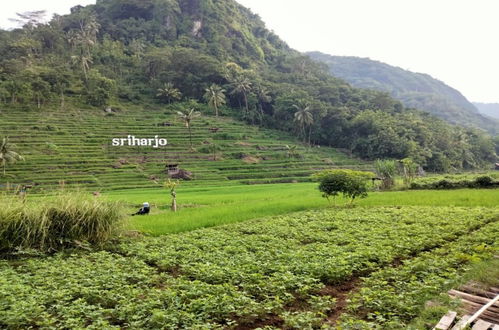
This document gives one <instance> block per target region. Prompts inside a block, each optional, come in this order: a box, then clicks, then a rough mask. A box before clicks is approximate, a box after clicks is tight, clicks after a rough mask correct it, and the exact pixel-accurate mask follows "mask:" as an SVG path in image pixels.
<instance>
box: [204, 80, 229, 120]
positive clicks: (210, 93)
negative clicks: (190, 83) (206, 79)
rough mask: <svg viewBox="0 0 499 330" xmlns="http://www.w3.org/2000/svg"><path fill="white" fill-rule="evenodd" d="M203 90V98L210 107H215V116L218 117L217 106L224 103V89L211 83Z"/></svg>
mask: <svg viewBox="0 0 499 330" xmlns="http://www.w3.org/2000/svg"><path fill="white" fill-rule="evenodd" d="M205 91H206V93H205V94H204V99H205V101H206V102H208V105H209V106H210V107H212V108H213V109H215V116H217V117H218V108H219V107H220V106H222V105H224V104H225V103H226V99H225V89H223V88H222V87H220V86H218V85H216V84H212V85H211V86H210V88H207V89H206V90H205Z"/></svg>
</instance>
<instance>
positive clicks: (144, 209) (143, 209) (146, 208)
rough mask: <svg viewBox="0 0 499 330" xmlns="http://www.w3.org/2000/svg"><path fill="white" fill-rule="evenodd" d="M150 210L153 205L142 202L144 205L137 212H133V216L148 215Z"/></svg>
mask: <svg viewBox="0 0 499 330" xmlns="http://www.w3.org/2000/svg"><path fill="white" fill-rule="evenodd" d="M149 211H151V207H150V206H149V203H148V202H145V203H143V204H142V207H141V208H140V210H139V211H138V212H137V213H134V214H132V216H134V215H146V214H149Z"/></svg>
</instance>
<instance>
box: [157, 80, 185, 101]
mask: <svg viewBox="0 0 499 330" xmlns="http://www.w3.org/2000/svg"><path fill="white" fill-rule="evenodd" d="M156 96H157V97H159V98H160V99H163V100H165V101H166V102H167V103H168V104H170V103H172V102H173V101H178V100H180V99H181V98H182V93H180V91H179V90H178V89H177V88H175V86H174V85H173V84H172V83H167V84H165V85H164V86H163V88H158V93H157V94H156Z"/></svg>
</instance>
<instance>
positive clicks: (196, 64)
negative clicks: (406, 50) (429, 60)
mask: <svg viewBox="0 0 499 330" xmlns="http://www.w3.org/2000/svg"><path fill="white" fill-rule="evenodd" d="M0 55H1V61H0V96H1V97H0V99H1V100H2V101H3V103H4V107H5V108H7V110H6V111H4V112H2V117H3V118H8V115H9V111H11V109H12V108H20V109H25V108H29V107H35V108H41V109H42V110H41V111H46V112H52V111H53V109H54V108H55V107H58V108H61V109H62V111H64V109H65V108H67V106H68V104H69V103H71V104H75V105H77V106H84V105H92V106H96V107H104V106H107V105H113V104H116V103H125V104H127V103H130V102H134V103H144V102H160V103H170V102H175V100H176V99H178V98H180V97H183V98H184V99H191V98H193V99H196V100H198V101H204V100H205V97H204V96H205V94H206V90H207V89H209V87H210V86H212V85H213V84H216V85H218V86H221V88H223V89H225V90H226V97H227V100H226V103H227V105H228V106H229V107H231V108H232V109H233V110H232V111H231V115H233V116H235V117H238V118H243V119H245V120H246V121H247V122H248V123H252V124H259V125H265V126H267V127H272V128H279V129H281V130H285V131H289V132H294V133H296V134H300V135H301V136H302V138H303V140H304V141H307V142H309V141H310V142H311V143H313V144H322V145H330V146H334V147H340V148H345V149H347V150H348V151H350V152H352V153H355V154H356V155H359V156H360V157H362V158H365V159H376V158H398V159H402V158H406V157H412V158H413V159H414V160H415V161H416V162H417V163H418V164H421V165H423V166H425V167H426V168H427V169H429V170H435V171H446V170H450V169H453V168H456V169H460V168H474V167H480V166H483V165H484V164H488V163H490V162H493V161H495V160H496V155H495V149H494V143H493V142H492V141H491V140H490V138H488V137H487V136H485V135H483V134H482V133H480V132H477V131H472V130H465V129H461V128H457V127H452V126H450V125H448V124H446V123H444V122H443V121H440V120H436V119H435V118H433V117H431V116H428V115H425V114H423V113H420V112H418V111H413V110H409V109H404V107H403V106H402V105H401V103H400V102H398V101H396V100H394V99H392V98H391V97H389V96H388V95H387V94H384V93H381V92H376V91H368V90H361V89H355V88H352V87H350V86H349V85H348V84H347V83H345V82H343V81H342V80H339V79H336V78H333V77H331V76H330V75H329V74H328V73H327V72H326V70H324V69H323V68H322V67H321V66H320V65H317V64H315V63H314V62H313V61H312V60H310V59H309V58H308V57H306V56H303V55H301V54H299V53H298V52H296V51H293V50H291V49H289V47H288V46H287V45H286V44H285V43H284V42H282V41H281V40H280V39H279V38H278V37H277V36H275V35H274V34H273V33H272V32H270V31H268V30H267V29H266V28H265V26H264V24H263V22H262V21H261V20H260V19H259V18H258V17H257V16H256V15H254V14H252V13H251V12H250V11H249V10H247V9H245V8H243V7H241V6H240V5H238V4H237V3H236V2H235V1H233V0H222V1H210V0H189V1H188V0H145V1H138V0H124V1H123V0H119V1H118V0H100V1H97V4H96V5H91V6H87V7H84V8H83V7H75V8H73V10H72V14H70V15H68V16H62V17H61V16H57V17H55V18H54V19H53V20H52V21H51V22H50V23H49V24H45V25H44V24H36V22H31V23H30V24H26V25H25V27H24V28H23V29H17V30H14V31H0ZM211 103H212V104H213V102H211ZM297 109H298V110H297ZM304 109H307V111H304ZM300 110H301V111H302V113H301V114H299V115H295V114H296V113H297V111H300ZM295 119H296V120H295Z"/></svg>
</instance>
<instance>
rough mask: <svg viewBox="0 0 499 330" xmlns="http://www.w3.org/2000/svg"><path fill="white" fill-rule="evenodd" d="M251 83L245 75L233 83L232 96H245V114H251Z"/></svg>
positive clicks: (238, 77)
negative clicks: (249, 95) (249, 102)
mask: <svg viewBox="0 0 499 330" xmlns="http://www.w3.org/2000/svg"><path fill="white" fill-rule="evenodd" d="M251 86H252V84H251V81H250V80H249V79H248V78H246V77H244V76H243V75H238V76H236V77H235V78H234V80H233V81H232V82H231V87H232V92H231V94H239V95H242V96H243V100H244V109H245V114H246V115H248V113H249V105H248V94H249V93H250V92H251V88H252V87H251Z"/></svg>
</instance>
